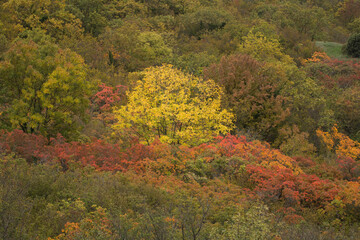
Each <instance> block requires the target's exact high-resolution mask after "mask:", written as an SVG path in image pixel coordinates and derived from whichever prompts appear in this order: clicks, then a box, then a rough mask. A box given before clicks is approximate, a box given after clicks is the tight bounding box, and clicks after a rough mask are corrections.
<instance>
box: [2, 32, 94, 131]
mask: <svg viewBox="0 0 360 240" xmlns="http://www.w3.org/2000/svg"><path fill="white" fill-rule="evenodd" d="M86 72H87V70H86V65H85V64H84V61H83V59H82V58H81V57H80V56H79V55H77V54H76V53H74V52H71V51H70V50H62V49H59V48H58V46H57V45H55V44H53V43H51V41H50V38H49V37H47V36H46V35H44V33H43V32H42V31H32V32H29V34H28V36H27V38H26V39H17V40H15V41H14V42H13V43H12V45H11V47H10V49H9V50H8V51H7V52H6V53H5V54H4V60H3V61H1V62H0V85H1V88H2V94H1V95H2V97H1V98H0V101H1V102H2V104H5V105H6V106H8V107H7V109H6V110H5V114H7V115H8V117H9V120H10V122H11V124H12V126H13V127H20V128H21V129H22V130H23V131H24V132H27V133H42V134H44V135H46V136H49V137H50V136H54V135H56V134H57V133H61V134H63V135H64V136H66V137H71V136H73V137H74V136H75V135H76V130H78V129H79V127H80V126H79V124H78V122H79V120H80V119H84V118H83V117H84V113H85V109H86V108H87V106H88V99H87V95H89V94H90V90H91V84H90V83H89V82H88V81H87V77H86Z"/></svg>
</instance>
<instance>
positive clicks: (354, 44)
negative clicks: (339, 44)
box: [344, 33, 360, 58]
mask: <svg viewBox="0 0 360 240" xmlns="http://www.w3.org/2000/svg"><path fill="white" fill-rule="evenodd" d="M359 45H360V33H357V34H354V35H352V36H350V38H349V39H348V41H347V43H346V45H345V46H344V52H345V53H346V54H347V55H349V56H351V57H354V58H358V57H360V47H359Z"/></svg>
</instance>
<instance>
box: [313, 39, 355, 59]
mask: <svg viewBox="0 0 360 240" xmlns="http://www.w3.org/2000/svg"><path fill="white" fill-rule="evenodd" d="M316 46H318V47H320V48H322V49H323V50H324V51H325V53H326V54H327V55H328V56H329V57H331V58H337V59H350V58H348V57H347V56H346V55H344V54H343V53H342V52H341V48H342V46H343V44H341V43H335V42H322V41H317V42H316Z"/></svg>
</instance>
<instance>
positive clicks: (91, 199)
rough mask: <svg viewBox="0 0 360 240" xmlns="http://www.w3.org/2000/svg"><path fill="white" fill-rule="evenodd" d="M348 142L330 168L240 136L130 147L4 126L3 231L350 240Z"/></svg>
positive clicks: (354, 167)
mask: <svg viewBox="0 0 360 240" xmlns="http://www.w3.org/2000/svg"><path fill="white" fill-rule="evenodd" d="M334 131H335V130H334ZM319 134H320V135H321V134H322V135H321V136H322V137H323V139H324V144H326V143H328V142H329V141H330V140H331V139H335V138H339V139H340V142H344V141H343V139H344V138H342V137H343V136H342V135H339V134H337V133H336V132H331V133H326V132H319ZM336 134H337V135H336ZM324 136H325V137H324ZM326 137H327V138H326ZM329 139H330V140H329ZM330 142H331V141H330ZM345 144H348V145H351V144H353V145H351V146H352V147H353V148H352V149H351V150H349V151H350V153H351V154H352V155H349V156H352V157H349V156H344V155H340V153H341V154H342V153H344V152H345V155H346V149H347V148H346V147H344V146H342V145H339V146H334V145H332V146H331V147H332V148H334V149H341V151H340V150H339V151H338V150H336V153H339V154H338V156H337V160H336V161H335V162H336V163H335V164H332V165H330V164H326V163H324V162H321V161H315V160H313V159H310V158H305V157H294V158H291V157H288V156H286V155H284V154H282V153H281V152H280V151H278V150H276V149H272V148H270V146H269V144H267V143H264V142H260V141H247V140H246V138H245V137H243V136H240V137H235V136H231V135H228V136H226V137H217V138H215V139H214V140H213V141H212V142H210V143H206V144H202V145H200V146H197V147H185V146H175V145H169V144H164V143H161V142H159V141H157V140H155V141H154V142H153V143H151V144H150V145H143V144H140V143H138V142H137V141H135V140H134V141H133V142H132V144H131V145H130V146H128V147H126V148H124V147H120V146H119V145H115V144H109V143H106V142H104V141H102V140H96V139H94V140H93V141H92V142H90V143H79V142H70V143H69V142H66V141H65V140H64V138H62V137H61V136H58V137H57V138H55V139H50V140H47V139H46V138H44V137H42V136H39V135H31V134H25V133H23V132H21V131H16V130H15V131H13V132H4V131H3V132H2V133H1V134H0V150H1V152H3V154H4V155H3V157H2V160H1V163H0V164H1V172H0V178H1V183H2V188H1V189H2V190H4V191H1V192H0V194H1V199H2V203H3V204H2V205H0V211H1V212H2V214H1V217H0V218H1V221H3V222H7V223H8V227H4V226H2V227H1V228H0V234H1V235H0V236H1V237H2V238H4V239H13V238H18V239H20V238H21V239H35V238H34V237H35V236H37V237H39V239H45V238H46V237H53V238H55V239H119V238H120V239H123V238H125V239H267V238H268V239H290V238H293V239H307V238H306V236H307V234H309V233H312V234H313V235H314V236H318V237H319V238H320V237H321V238H322V239H336V238H339V237H340V238H342V239H352V238H351V237H350V236H356V231H358V230H356V229H357V228H358V227H359V217H360V215H359V212H360V183H359V180H360V179H359V176H360V163H359V161H358V158H359V155H356V154H359V152H358V150H359V149H358V147H359V145H356V144H357V143H356V142H351V143H345ZM354 144H355V145H354ZM356 149H358V150H356ZM354 154H355V155H354ZM18 158H22V159H24V160H26V161H24V160H19V159H18ZM19 206H21V207H19ZM18 216H21V217H18ZM291 224H292V225H291ZM39 226H40V227H39ZM62 228H63V230H62ZM264 236H266V237H264Z"/></svg>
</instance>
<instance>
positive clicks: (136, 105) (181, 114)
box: [114, 65, 233, 145]
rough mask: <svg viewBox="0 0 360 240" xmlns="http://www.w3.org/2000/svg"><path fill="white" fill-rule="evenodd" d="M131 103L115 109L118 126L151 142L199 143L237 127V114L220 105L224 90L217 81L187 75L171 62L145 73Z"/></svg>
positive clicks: (132, 94)
mask: <svg viewBox="0 0 360 240" xmlns="http://www.w3.org/2000/svg"><path fill="white" fill-rule="evenodd" d="M142 73H143V79H142V80H140V81H138V83H137V86H136V87H135V88H134V90H133V91H132V92H128V99H129V100H128V104H127V105H126V106H122V107H121V108H120V109H117V110H115V115H116V118H117V120H118V122H117V123H116V124H115V125H114V129H116V130H118V131H122V130H125V129H128V130H130V131H131V132H132V133H134V134H136V135H138V136H139V137H140V138H141V139H142V140H144V141H146V142H147V143H150V142H151V141H152V140H153V139H154V138H156V137H158V138H159V139H160V141H162V142H167V143H171V144H188V145H196V144H200V143H203V142H206V141H209V140H210V139H211V138H212V137H213V136H214V135H218V134H226V133H228V132H229V131H230V130H231V129H232V127H233V123H232V120H233V115H232V114H231V113H230V112H228V111H227V110H223V109H221V107H220V103H221V94H222V90H221V89H220V88H219V87H218V86H217V85H216V84H215V82H214V81H212V80H208V81H204V80H203V79H201V78H197V77H194V76H192V75H187V74H184V73H183V72H181V71H180V70H178V69H175V68H173V67H172V66H171V65H164V66H161V67H151V68H147V69H145V70H144V71H143V72H142Z"/></svg>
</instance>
